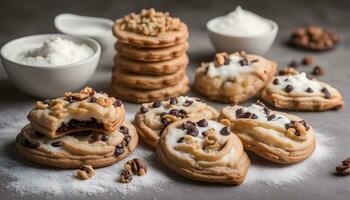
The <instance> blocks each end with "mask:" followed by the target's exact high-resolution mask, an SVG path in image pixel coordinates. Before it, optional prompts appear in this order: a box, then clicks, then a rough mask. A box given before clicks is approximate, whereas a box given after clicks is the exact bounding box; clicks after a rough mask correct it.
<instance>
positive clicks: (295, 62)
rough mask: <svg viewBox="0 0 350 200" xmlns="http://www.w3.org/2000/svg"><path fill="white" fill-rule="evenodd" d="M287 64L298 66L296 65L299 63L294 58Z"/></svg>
mask: <svg viewBox="0 0 350 200" xmlns="http://www.w3.org/2000/svg"><path fill="white" fill-rule="evenodd" d="M288 66H289V67H298V66H299V63H298V62H297V61H295V60H292V61H291V62H290V63H289V65H288Z"/></svg>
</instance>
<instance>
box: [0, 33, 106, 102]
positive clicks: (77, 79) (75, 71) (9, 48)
mask: <svg viewBox="0 0 350 200" xmlns="http://www.w3.org/2000/svg"><path fill="white" fill-rule="evenodd" d="M51 37H61V38H64V39H68V40H71V41H73V42H74V43H77V44H85V45H88V46H90V47H91V48H92V49H93V50H94V54H93V55H92V56H91V57H89V58H87V59H86V60H83V61H80V62H77V63H73V64H69V65H59V66H31V65H25V64H21V63H17V62H15V61H13V60H11V59H9V57H11V56H10V55H11V53H13V52H18V51H20V49H23V47H25V46H28V45H33V44H42V43H44V41H46V40H47V39H49V38H51ZM0 53H1V58H2V59H1V60H2V63H3V65H4V68H5V70H6V72H7V74H8V76H9V78H10V80H11V81H12V83H13V84H14V85H16V86H17V87H18V88H19V89H20V90H22V91H23V92H25V93H27V94H29V95H32V96H36V97H42V98H53V97H58V96H62V95H63V94H64V92H66V91H75V90H77V89H79V88H81V87H82V86H83V85H84V84H85V83H86V82H87V81H88V80H89V79H90V77H91V76H92V75H93V73H94V72H95V69H96V67H97V65H98V62H99V60H100V55H101V47H100V45H99V44H98V42H96V41H95V40H93V39H90V38H87V37H78V36H71V35H63V34H43V35H33V36H27V37H22V38H19V39H15V40H12V41H10V42H7V43H6V44H5V45H4V46H2V48H1V50H0Z"/></svg>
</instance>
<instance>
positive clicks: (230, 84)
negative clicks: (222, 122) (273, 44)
mask: <svg viewBox="0 0 350 200" xmlns="http://www.w3.org/2000/svg"><path fill="white" fill-rule="evenodd" d="M276 67H277V64H276V63H275V62H273V61H270V60H267V59H265V58H263V57H261V56H257V55H251V54H246V53H245V52H236V53H233V54H227V53H218V54H216V55H215V58H214V62H209V63H202V65H201V66H200V67H199V68H198V69H197V71H196V78H195V81H194V88H195V89H196V90H197V91H198V92H200V93H201V94H202V95H204V96H206V97H207V98H209V99H210V100H215V101H220V102H232V103H236V104H237V103H240V102H243V101H245V100H247V99H249V98H250V97H253V96H255V95H256V94H257V93H258V92H259V91H260V90H261V89H262V88H263V87H264V86H265V85H266V84H267V83H269V81H270V80H271V78H272V77H273V76H274V74H275V72H276Z"/></svg>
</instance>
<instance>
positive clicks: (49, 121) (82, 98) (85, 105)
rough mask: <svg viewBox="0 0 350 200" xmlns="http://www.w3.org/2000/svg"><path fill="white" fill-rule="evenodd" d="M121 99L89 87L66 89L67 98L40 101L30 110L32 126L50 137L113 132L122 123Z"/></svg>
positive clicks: (122, 108) (65, 96)
mask: <svg viewBox="0 0 350 200" xmlns="http://www.w3.org/2000/svg"><path fill="white" fill-rule="evenodd" d="M124 115H125V110H124V107H123V106H122V103H121V101H120V100H118V99H115V98H114V97H109V96H108V95H107V94H105V93H102V92H96V91H94V90H93V89H92V88H89V87H86V88H84V89H83V90H81V91H80V92H77V93H74V92H66V93H65V94H64V97H62V98H57V99H52V100H45V102H40V101H39V102H37V103H36V106H35V108H34V109H33V110H32V111H31V112H30V113H29V115H28V119H29V120H30V122H31V126H32V129H34V130H36V131H38V132H40V133H41V134H44V135H46V136H48V137H51V138H55V137H59V136H61V135H64V134H67V133H70V132H74V131H79V130H92V129H93V130H96V131H102V132H105V133H112V132H114V130H115V129H116V128H117V127H118V126H119V125H120V124H121V123H122V122H123V120H124Z"/></svg>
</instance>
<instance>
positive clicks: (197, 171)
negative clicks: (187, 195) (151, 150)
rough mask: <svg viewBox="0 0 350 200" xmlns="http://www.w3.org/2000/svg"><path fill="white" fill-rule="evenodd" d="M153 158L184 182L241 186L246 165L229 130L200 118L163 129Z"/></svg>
mask: <svg viewBox="0 0 350 200" xmlns="http://www.w3.org/2000/svg"><path fill="white" fill-rule="evenodd" d="M194 130H196V131H194ZM193 133H195V134H193ZM198 133H201V134H198ZM157 155H158V157H159V160H160V161H161V163H162V164H164V165H165V166H166V167H168V168H169V169H170V170H172V171H174V172H176V173H178V174H179V175H181V176H184V177H185V178H188V179H192V180H196V181H203V182H212V183H221V184H231V185H239V184H241V183H242V182H243V181H244V179H245V176H246V174H247V171H248V168H249V165H250V160H249V158H248V156H247V154H246V153H245V152H244V150H243V146H242V143H241V141H240V140H239V138H238V137H237V136H236V135H235V134H233V132H231V130H230V128H229V127H227V126H225V125H224V124H221V123H219V122H216V121H213V120H209V119H204V118H187V119H182V120H179V121H176V122H174V123H172V124H170V125H169V126H167V127H166V128H165V130H164V132H163V135H162V136H161V137H160V139H159V142H158V145H157Z"/></svg>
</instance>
